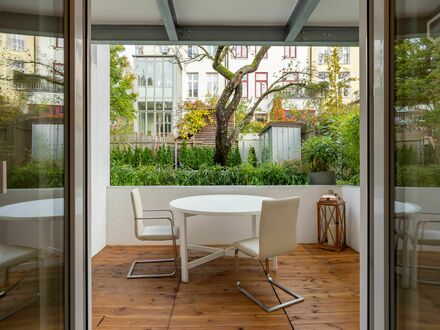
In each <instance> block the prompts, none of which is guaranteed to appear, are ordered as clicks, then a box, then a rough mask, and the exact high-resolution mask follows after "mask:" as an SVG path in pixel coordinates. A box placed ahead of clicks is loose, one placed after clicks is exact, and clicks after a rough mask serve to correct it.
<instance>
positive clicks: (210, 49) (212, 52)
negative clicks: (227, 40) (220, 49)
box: [206, 46, 217, 56]
mask: <svg viewBox="0 0 440 330" xmlns="http://www.w3.org/2000/svg"><path fill="white" fill-rule="evenodd" d="M206 50H207V51H208V53H209V55H211V56H215V53H216V51H217V46H208V47H207V48H206Z"/></svg>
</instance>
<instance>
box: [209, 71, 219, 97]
mask: <svg viewBox="0 0 440 330" xmlns="http://www.w3.org/2000/svg"><path fill="white" fill-rule="evenodd" d="M206 93H207V94H208V95H210V96H212V95H217V94H218V74H217V73H207V74H206Z"/></svg>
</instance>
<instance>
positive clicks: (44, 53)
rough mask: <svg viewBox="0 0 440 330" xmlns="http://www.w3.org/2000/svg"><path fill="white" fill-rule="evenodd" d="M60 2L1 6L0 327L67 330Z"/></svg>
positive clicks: (65, 110)
mask: <svg viewBox="0 0 440 330" xmlns="http://www.w3.org/2000/svg"><path fill="white" fill-rule="evenodd" d="M63 3H64V2H63V1H62V0H52V1H38V0H36V1H29V2H28V3H26V4H24V3H23V4H22V6H21V7H20V8H18V6H17V8H14V4H13V2H1V3H0V10H1V11H5V12H9V11H14V12H15V14H14V20H16V21H15V22H12V21H10V22H8V21H3V22H0V162H1V166H0V329H15V328H18V327H20V329H64V324H65V314H64V308H65V296H66V294H65V284H64V283H65V276H64V267H65V265H64V260H65V258H64V250H65V249H64V247H65V240H64V237H65V217H64V176H65V171H64V169H65V165H64V159H65V156H64V155H65V152H64V150H65V146H64V141H65V134H66V133H65V115H66V112H67V109H66V106H65V103H64V99H65V98H64V95H65V88H64V86H65V77H64V71H65V70H64V53H65V52H64V45H65V44H66V45H67V43H64V37H63V35H64V33H63V30H62V28H63V17H62V13H63ZM26 5H29V8H26V15H23V16H22V15H21V14H20V13H19V12H20V10H23V11H24V7H25V6H26ZM38 10H41V12H42V13H44V15H41V16H40V13H39V11H38ZM48 16H51V22H52V23H53V22H56V24H48V22H46V21H45V20H46V19H47V17H48ZM2 17H8V15H7V14H6V15H5V16H2ZM17 21H19V22H17ZM31 21H32V22H36V24H31V23H30V22H31ZM18 26H20V27H18ZM40 26H41V27H42V28H44V31H39V30H38V29H37V30H36V27H40ZM48 27H49V29H50V31H48ZM21 29H23V30H21Z"/></svg>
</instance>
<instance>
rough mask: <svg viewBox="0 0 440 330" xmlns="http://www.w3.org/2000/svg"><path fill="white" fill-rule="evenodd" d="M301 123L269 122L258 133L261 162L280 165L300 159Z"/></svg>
mask: <svg viewBox="0 0 440 330" xmlns="http://www.w3.org/2000/svg"><path fill="white" fill-rule="evenodd" d="M301 126H302V125H301V123H298V122H290V121H288V122H287V121H286V122H284V121H279V122H270V123H269V124H267V125H266V126H265V127H264V128H263V130H262V131H261V132H260V134H259V135H260V152H261V161H262V162H264V163H282V162H284V161H286V160H295V159H301Z"/></svg>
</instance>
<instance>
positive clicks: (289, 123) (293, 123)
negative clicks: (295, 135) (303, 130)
mask: <svg viewBox="0 0 440 330" xmlns="http://www.w3.org/2000/svg"><path fill="white" fill-rule="evenodd" d="M303 125H304V124H303V123H301V122H296V121H272V122H270V123H268V124H267V125H266V126H264V127H263V129H262V130H261V132H260V133H258V135H262V134H263V133H265V132H266V131H267V130H269V129H270V128H272V127H302V126H303Z"/></svg>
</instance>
